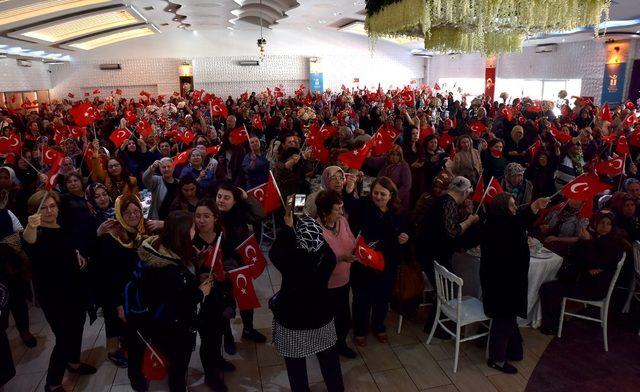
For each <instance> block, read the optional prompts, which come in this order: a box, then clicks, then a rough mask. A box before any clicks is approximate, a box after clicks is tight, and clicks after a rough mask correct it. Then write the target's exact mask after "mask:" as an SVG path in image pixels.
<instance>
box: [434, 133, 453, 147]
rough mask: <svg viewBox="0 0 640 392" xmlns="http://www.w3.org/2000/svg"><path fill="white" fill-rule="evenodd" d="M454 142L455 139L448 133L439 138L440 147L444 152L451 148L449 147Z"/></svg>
mask: <svg viewBox="0 0 640 392" xmlns="http://www.w3.org/2000/svg"><path fill="white" fill-rule="evenodd" d="M454 140H455V138H454V137H453V136H451V135H449V133H448V132H443V133H442V134H441V135H440V137H439V138H438V146H439V147H440V148H442V149H443V150H446V149H447V147H449V145H450V144H451V143H453V141H454Z"/></svg>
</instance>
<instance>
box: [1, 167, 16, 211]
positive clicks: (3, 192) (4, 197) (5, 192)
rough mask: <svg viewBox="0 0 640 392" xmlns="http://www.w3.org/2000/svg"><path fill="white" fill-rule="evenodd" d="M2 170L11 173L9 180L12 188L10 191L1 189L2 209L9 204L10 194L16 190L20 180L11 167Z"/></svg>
mask: <svg viewBox="0 0 640 392" xmlns="http://www.w3.org/2000/svg"><path fill="white" fill-rule="evenodd" d="M0 170H6V171H7V172H8V173H9V179H10V181H11V187H10V188H9V189H0V208H6V207H7V204H8V203H9V193H10V192H11V191H12V190H13V189H14V187H15V185H16V183H17V181H18V180H17V178H16V172H15V171H13V169H12V168H10V167H9V166H2V167H0Z"/></svg>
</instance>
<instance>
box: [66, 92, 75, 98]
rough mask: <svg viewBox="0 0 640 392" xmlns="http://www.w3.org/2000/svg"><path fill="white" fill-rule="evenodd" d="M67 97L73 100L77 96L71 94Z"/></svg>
mask: <svg viewBox="0 0 640 392" xmlns="http://www.w3.org/2000/svg"><path fill="white" fill-rule="evenodd" d="M67 97H69V98H71V99H73V98H74V97H75V95H73V94H71V93H69V94H67Z"/></svg>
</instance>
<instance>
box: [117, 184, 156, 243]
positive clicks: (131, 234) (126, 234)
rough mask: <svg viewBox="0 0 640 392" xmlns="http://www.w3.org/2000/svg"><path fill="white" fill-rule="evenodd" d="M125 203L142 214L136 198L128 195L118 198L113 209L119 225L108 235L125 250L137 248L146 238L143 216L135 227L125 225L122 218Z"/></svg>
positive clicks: (140, 205)
mask: <svg viewBox="0 0 640 392" xmlns="http://www.w3.org/2000/svg"><path fill="white" fill-rule="evenodd" d="M125 201H126V202H132V203H134V204H135V205H136V206H137V207H138V208H139V209H140V212H142V204H141V203H140V200H139V199H138V197H137V196H135V195H133V194H130V193H128V194H124V195H121V196H118V198H117V199H116V205H115V208H114V209H115V216H116V220H117V221H118V223H119V225H116V226H115V227H114V231H112V232H110V233H109V234H111V236H112V237H113V238H114V239H115V240H116V241H118V242H119V243H120V244H121V245H122V246H124V247H125V248H137V247H138V246H139V245H140V244H141V243H142V241H144V240H145V239H146V238H147V237H148V235H147V233H146V230H145V227H144V216H141V217H140V221H139V222H138V225H137V226H136V227H132V226H129V225H127V223H126V221H125V220H124V217H123V216H122V212H123V211H122V207H123V206H124V205H125V204H126V203H125ZM127 206H128V205H127Z"/></svg>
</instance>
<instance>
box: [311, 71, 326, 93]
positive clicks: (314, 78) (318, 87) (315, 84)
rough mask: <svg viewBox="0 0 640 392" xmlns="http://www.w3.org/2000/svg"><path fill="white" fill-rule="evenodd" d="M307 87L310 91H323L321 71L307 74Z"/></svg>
mask: <svg viewBox="0 0 640 392" xmlns="http://www.w3.org/2000/svg"><path fill="white" fill-rule="evenodd" d="M309 87H310V89H311V92H316V91H317V92H320V93H321V92H323V91H324V83H323V81H322V73H310V74H309Z"/></svg>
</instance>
